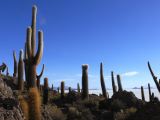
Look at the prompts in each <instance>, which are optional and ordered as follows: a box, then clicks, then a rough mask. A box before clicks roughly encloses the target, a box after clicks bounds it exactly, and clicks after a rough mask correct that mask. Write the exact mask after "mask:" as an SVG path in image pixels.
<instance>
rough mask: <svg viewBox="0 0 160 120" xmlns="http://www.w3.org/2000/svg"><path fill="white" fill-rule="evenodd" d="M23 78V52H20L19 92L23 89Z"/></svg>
mask: <svg viewBox="0 0 160 120" xmlns="http://www.w3.org/2000/svg"><path fill="white" fill-rule="evenodd" d="M23 76H24V64H23V50H21V51H20V54H19V62H18V90H21V91H22V90H23V89H24V81H23Z"/></svg>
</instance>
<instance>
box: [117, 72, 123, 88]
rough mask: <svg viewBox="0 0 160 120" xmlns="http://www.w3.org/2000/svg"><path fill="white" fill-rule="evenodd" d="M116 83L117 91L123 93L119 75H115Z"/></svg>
mask: <svg viewBox="0 0 160 120" xmlns="http://www.w3.org/2000/svg"><path fill="white" fill-rule="evenodd" d="M117 83H118V91H123V88H122V84H121V77H120V75H117Z"/></svg>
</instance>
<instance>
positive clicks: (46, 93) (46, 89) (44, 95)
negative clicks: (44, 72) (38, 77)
mask: <svg viewBox="0 0 160 120" xmlns="http://www.w3.org/2000/svg"><path fill="white" fill-rule="evenodd" d="M48 91H49V89H48V78H44V88H43V104H47V103H48Z"/></svg>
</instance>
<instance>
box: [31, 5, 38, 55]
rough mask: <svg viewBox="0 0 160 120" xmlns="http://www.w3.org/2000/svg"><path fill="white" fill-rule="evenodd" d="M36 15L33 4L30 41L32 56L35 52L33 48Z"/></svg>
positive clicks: (34, 44)
mask: <svg viewBox="0 0 160 120" xmlns="http://www.w3.org/2000/svg"><path fill="white" fill-rule="evenodd" d="M36 15H37V7H36V6H35V5H34V6H33V8H32V26H31V27H32V38H31V39H32V41H31V45H32V46H31V47H32V56H34V54H35V48H36Z"/></svg>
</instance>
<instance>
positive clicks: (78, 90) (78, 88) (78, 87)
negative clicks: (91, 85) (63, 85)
mask: <svg viewBox="0 0 160 120" xmlns="http://www.w3.org/2000/svg"><path fill="white" fill-rule="evenodd" d="M77 92H78V93H80V92H81V89H80V86H79V83H77Z"/></svg>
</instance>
